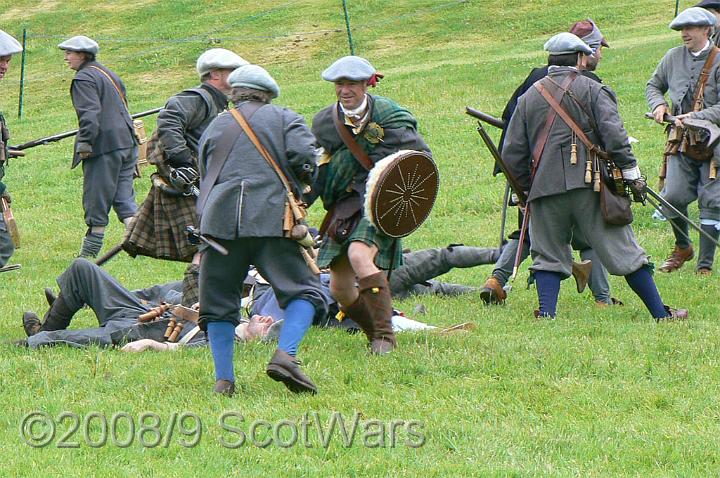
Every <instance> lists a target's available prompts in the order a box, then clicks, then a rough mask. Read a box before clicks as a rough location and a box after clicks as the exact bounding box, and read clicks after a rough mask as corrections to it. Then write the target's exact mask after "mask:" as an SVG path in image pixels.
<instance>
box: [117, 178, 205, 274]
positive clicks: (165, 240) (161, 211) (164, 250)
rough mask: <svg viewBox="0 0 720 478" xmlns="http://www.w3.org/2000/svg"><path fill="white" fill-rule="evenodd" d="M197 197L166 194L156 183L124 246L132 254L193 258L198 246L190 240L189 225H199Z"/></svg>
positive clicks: (159, 257)
mask: <svg viewBox="0 0 720 478" xmlns="http://www.w3.org/2000/svg"><path fill="white" fill-rule="evenodd" d="M196 200H197V198H195V196H172V195H169V194H165V193H163V192H162V191H160V189H159V188H158V187H157V186H155V185H154V184H153V185H152V187H151V188H150V192H149V193H148V196H147V198H145V201H144V202H143V203H142V205H141V206H140V209H139V210H138V212H137V214H136V215H135V218H134V221H133V224H132V226H131V229H130V231H129V232H128V233H127V234H126V235H125V241H124V242H123V244H122V247H123V249H124V250H125V251H126V252H127V253H128V254H129V255H131V256H132V257H135V256H138V255H140V256H148V257H154V258H157V259H166V260H170V261H180V262H191V261H192V258H193V255H195V253H196V252H197V250H198V248H197V246H196V245H193V244H190V242H189V241H188V238H187V233H186V231H185V228H186V227H187V226H188V225H193V226H196V227H197V214H196V212H195V202H196Z"/></svg>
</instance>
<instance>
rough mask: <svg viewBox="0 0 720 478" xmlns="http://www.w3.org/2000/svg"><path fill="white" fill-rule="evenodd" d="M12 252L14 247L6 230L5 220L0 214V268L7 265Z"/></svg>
mask: <svg viewBox="0 0 720 478" xmlns="http://www.w3.org/2000/svg"><path fill="white" fill-rule="evenodd" d="M14 252H15V245H14V244H13V241H12V237H10V233H9V232H8V230H7V226H6V225H5V220H4V219H3V216H2V214H0V267H4V266H5V264H7V262H8V261H9V260H10V257H11V256H12V255H13V253H14Z"/></svg>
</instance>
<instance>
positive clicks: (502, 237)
mask: <svg viewBox="0 0 720 478" xmlns="http://www.w3.org/2000/svg"><path fill="white" fill-rule="evenodd" d="M509 201H510V183H508V182H507V181H505V194H503V208H502V215H501V216H500V245H499V246H498V247H499V248H501V249H502V246H503V244H505V224H506V223H507V208H508V202H509Z"/></svg>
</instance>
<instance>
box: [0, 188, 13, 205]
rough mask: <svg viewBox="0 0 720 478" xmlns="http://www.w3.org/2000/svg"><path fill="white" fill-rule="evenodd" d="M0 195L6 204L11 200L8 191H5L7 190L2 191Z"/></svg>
mask: <svg viewBox="0 0 720 478" xmlns="http://www.w3.org/2000/svg"><path fill="white" fill-rule="evenodd" d="M0 197H1V198H3V199H4V200H5V201H7V203H8V204H10V203H11V202H12V198H11V197H10V193H9V192H7V190H5V191H3V193H2V194H0Z"/></svg>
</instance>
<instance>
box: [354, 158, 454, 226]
mask: <svg viewBox="0 0 720 478" xmlns="http://www.w3.org/2000/svg"><path fill="white" fill-rule="evenodd" d="M439 187H440V175H439V173H438V169H437V166H436V165H435V162H434V161H433V160H432V158H431V157H430V155H429V154H427V153H424V152H420V151H410V150H403V151H399V152H397V153H395V154H392V155H390V156H388V157H386V158H384V159H383V160H381V161H378V162H377V164H375V166H374V167H373V169H372V170H371V171H370V175H369V177H368V181H367V189H366V192H365V216H366V217H367V218H368V219H369V220H370V222H371V223H372V224H373V226H375V227H376V228H377V229H378V230H379V231H380V232H382V233H383V234H385V235H387V236H390V237H405V236H407V235H408V234H410V233H411V232H413V231H414V230H415V229H417V228H418V227H420V225H421V224H422V223H423V222H424V221H425V219H427V217H428V216H429V215H430V211H431V210H432V207H433V204H434V203H435V198H436V197H437V193H438V188H439Z"/></svg>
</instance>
